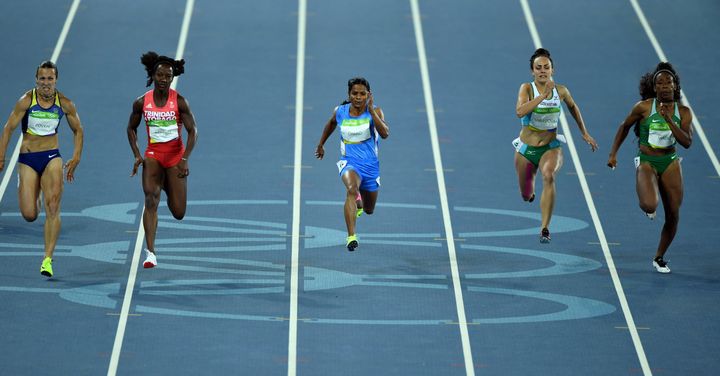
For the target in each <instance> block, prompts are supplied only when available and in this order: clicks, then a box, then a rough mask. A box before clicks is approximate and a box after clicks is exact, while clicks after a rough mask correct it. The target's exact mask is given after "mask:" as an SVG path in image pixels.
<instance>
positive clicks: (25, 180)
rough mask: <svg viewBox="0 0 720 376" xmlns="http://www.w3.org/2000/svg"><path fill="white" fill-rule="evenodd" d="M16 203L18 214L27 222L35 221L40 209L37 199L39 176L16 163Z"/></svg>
mask: <svg viewBox="0 0 720 376" xmlns="http://www.w3.org/2000/svg"><path fill="white" fill-rule="evenodd" d="M18 179H19V182H18V203H19V204H20V214H21V215H22V217H23V218H24V219H25V220H26V221H28V222H33V221H35V220H36V219H37V216H38V212H39V211H40V207H39V205H38V198H39V197H40V175H38V173H37V172H36V171H35V170H33V168H32V167H30V166H28V165H26V164H23V163H18Z"/></svg>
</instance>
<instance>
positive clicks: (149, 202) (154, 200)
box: [145, 193, 160, 211]
mask: <svg viewBox="0 0 720 376" xmlns="http://www.w3.org/2000/svg"><path fill="white" fill-rule="evenodd" d="M159 204H160V197H158V196H157V195H155V194H148V193H146V194H145V210H149V211H157V208H158V205H159Z"/></svg>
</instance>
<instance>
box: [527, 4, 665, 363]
mask: <svg viewBox="0 0 720 376" xmlns="http://www.w3.org/2000/svg"><path fill="white" fill-rule="evenodd" d="M520 3H521V5H522V8H523V12H524V13H525V20H526V21H527V24H528V29H529V30H530V34H531V35H532V39H533V43H534V44H535V48H540V47H542V43H541V42H540V34H539V33H538V32H537V28H536V27H535V20H534V18H533V16H532V13H531V11H530V6H529V5H528V2H527V0H520ZM560 123H561V126H562V129H563V133H564V134H565V138H566V139H567V144H568V149H569V150H570V154H571V156H572V161H573V164H574V165H575V170H576V171H577V175H578V180H579V181H580V186H581V187H582V191H583V195H584V196H585V202H586V203H587V206H588V209H589V210H590V216H591V217H592V220H593V224H594V225H595V232H597V235H598V239H599V240H600V246H601V247H602V250H603V254H604V255H605V261H606V262H607V265H608V270H609V271H610V276H611V278H612V281H613V285H614V286H615V292H616V294H617V296H618V300H619V301H620V306H621V307H622V311H623V315H624V316H625V322H626V323H627V326H628V328H629V332H630V336H631V337H632V341H633V345H634V346H635V352H636V353H637V357H638V360H639V361H640V365H641V367H642V370H643V374H644V375H646V376H647V375H652V372H651V371H650V365H649V364H648V360H647V357H646V356H645V350H644V349H643V345H642V342H641V341H640V335H639V334H638V331H637V327H636V326H635V320H633V316H632V312H631V311H630V306H629V305H628V302H627V298H626V297H625V292H624V290H623V287H622V284H621V283H620V277H619V276H618V274H617V269H616V268H615V262H614V261H613V258H612V254H611V253H610V247H609V246H608V242H607V239H606V238H605V231H603V228H602V224H601V223H600V217H599V216H598V213H597V210H596V208H595V202H594V201H593V199H592V196H591V195H590V189H589V187H588V184H587V180H586V179H585V172H584V171H583V167H582V164H581V163H580V157H579V156H578V153H577V149H576V148H575V142H574V141H573V138H572V133H570V127H569V126H568V121H567V118H566V117H565V114H564V113H563V114H562V115H561V116H560Z"/></svg>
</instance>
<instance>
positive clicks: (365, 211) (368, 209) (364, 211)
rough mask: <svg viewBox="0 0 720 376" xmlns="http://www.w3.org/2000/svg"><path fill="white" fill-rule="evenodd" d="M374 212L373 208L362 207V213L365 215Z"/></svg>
mask: <svg viewBox="0 0 720 376" xmlns="http://www.w3.org/2000/svg"><path fill="white" fill-rule="evenodd" d="M374 212H375V208H364V209H363V213H365V214H367V215H371V214H372V213H374Z"/></svg>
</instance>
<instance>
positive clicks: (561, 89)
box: [557, 85, 598, 151]
mask: <svg viewBox="0 0 720 376" xmlns="http://www.w3.org/2000/svg"><path fill="white" fill-rule="evenodd" d="M557 89H558V94H560V99H561V100H562V101H563V102H565V105H566V106H567V108H568V111H570V115H572V117H573V119H575V123H577V126H578V128H579V129H580V134H582V138H583V140H585V142H587V143H588V145H590V148H591V149H592V151H595V150H597V148H598V145H597V142H595V139H594V138H592V136H590V133H588V131H587V128H586V127H585V121H584V120H583V117H582V114H581V113H580V106H578V105H577V103H575V100H574V99H573V97H572V95H570V90H568V88H567V87H566V86H564V85H557Z"/></svg>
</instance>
